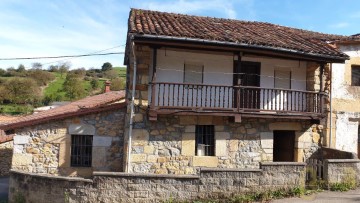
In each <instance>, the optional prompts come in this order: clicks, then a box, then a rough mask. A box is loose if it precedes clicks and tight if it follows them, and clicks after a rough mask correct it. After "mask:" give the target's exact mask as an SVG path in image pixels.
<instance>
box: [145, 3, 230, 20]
mask: <svg viewBox="0 0 360 203" xmlns="http://www.w3.org/2000/svg"><path fill="white" fill-rule="evenodd" d="M141 8H144V9H150V10H157V11H165V12H174V13H184V14H194V13H197V12H202V11H214V12H221V13H223V14H225V17H226V18H232V19H234V18H236V16H237V13H236V10H235V7H234V4H233V3H232V2H231V1H222V0H193V1H190V0H178V1H168V2H146V3H143V4H142V5H141Z"/></svg>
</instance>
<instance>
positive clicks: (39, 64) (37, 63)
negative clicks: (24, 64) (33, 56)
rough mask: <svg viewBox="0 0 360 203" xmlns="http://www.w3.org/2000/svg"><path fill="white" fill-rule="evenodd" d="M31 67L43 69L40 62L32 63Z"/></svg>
mask: <svg viewBox="0 0 360 203" xmlns="http://www.w3.org/2000/svg"><path fill="white" fill-rule="evenodd" d="M31 67H32V68H33V69H41V68H42V64H41V63H39V62H35V63H32V64H31Z"/></svg>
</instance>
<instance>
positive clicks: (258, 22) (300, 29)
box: [130, 8, 360, 37]
mask: <svg viewBox="0 0 360 203" xmlns="http://www.w3.org/2000/svg"><path fill="white" fill-rule="evenodd" d="M132 11H144V12H156V13H161V14H170V15H180V16H188V17H197V18H205V19H208V18H210V19H218V20H224V21H235V22H244V23H256V24H266V25H273V26H274V25H275V26H278V27H283V28H288V29H295V30H299V31H303V32H310V33H314V34H321V35H330V36H339V37H348V36H347V35H340V34H332V33H324V32H320V31H314V30H307V29H302V28H296V27H291V26H286V25H280V24H276V23H270V22H264V21H255V20H254V21H251V20H240V19H231V18H221V17H211V16H201V15H193V14H183V13H175V12H167V11H156V10H149V9H138V8H131V11H130V13H131V12H132ZM359 34H360V33H359ZM359 34H357V35H359ZM355 35H356V34H355ZM352 36H353V35H352Z"/></svg>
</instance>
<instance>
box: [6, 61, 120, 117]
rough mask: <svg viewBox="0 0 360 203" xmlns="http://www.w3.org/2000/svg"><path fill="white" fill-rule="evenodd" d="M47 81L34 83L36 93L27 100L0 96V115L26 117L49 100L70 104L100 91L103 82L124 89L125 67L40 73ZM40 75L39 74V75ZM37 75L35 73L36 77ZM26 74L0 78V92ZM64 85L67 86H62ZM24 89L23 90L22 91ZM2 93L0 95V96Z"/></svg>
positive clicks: (49, 101)
mask: <svg viewBox="0 0 360 203" xmlns="http://www.w3.org/2000/svg"><path fill="white" fill-rule="evenodd" d="M42 72H45V73H46V74H48V77H49V78H50V79H51V80H50V81H48V82H46V81H45V82H44V81H42V80H41V81H40V82H39V81H38V80H36V81H37V82H38V83H39V84H41V85H39V86H38V89H39V91H40V92H39V94H38V95H36V96H34V97H35V98H34V99H33V100H31V101H27V98H24V99H23V100H20V101H17V102H14V100H12V99H11V98H4V97H2V98H1V97H0V99H2V100H0V102H1V104H0V113H2V114H12V115H16V114H28V113H31V112H32V111H33V109H34V108H37V107H40V106H46V105H49V104H50V103H51V102H53V101H72V100H77V99H80V98H83V97H86V96H89V95H95V94H99V93H102V92H103V89H104V83H105V81H111V82H112V87H111V88H112V90H120V89H123V88H124V87H125V77H126V68H125V67H114V68H112V70H110V71H106V72H102V71H101V70H99V69H93V70H85V69H75V70H71V71H69V72H66V73H60V72H49V71H44V70H43V71H42ZM39 73H40V72H39ZM38 75H39V74H38ZM26 77H28V73H22V74H18V73H15V74H14V73H13V74H11V75H10V76H9V75H7V76H6V77H0V93H2V92H1V91H2V90H3V89H4V87H5V85H6V84H7V83H8V81H11V80H15V79H19V80H25V78H26ZM66 85H67V86H66ZM22 89H24V88H22ZM4 94H5V95H6V93H2V95H4Z"/></svg>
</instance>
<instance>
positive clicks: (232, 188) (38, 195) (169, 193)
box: [9, 162, 306, 203]
mask: <svg viewBox="0 0 360 203" xmlns="http://www.w3.org/2000/svg"><path fill="white" fill-rule="evenodd" d="M305 171H306V170H305V163H281V162H278V163H262V164H261V165H260V169H215V168H201V170H200V172H199V174H197V175H168V174H164V175H156V174H135V173H133V174H127V173H121V172H94V174H93V178H92V180H90V179H82V178H67V177H59V176H50V175H39V174H33V173H24V172H19V171H12V172H11V176H10V194H9V200H10V202H14V200H15V199H16V198H19V197H23V198H25V200H26V202H52V203H57V202H59V203H60V202H129V203H130V202H131V203H132V202H160V201H165V200H169V199H173V200H192V199H205V198H207V199H209V198H211V199H220V198H225V197H232V196H234V195H238V194H241V193H248V192H261V191H268V190H276V189H280V188H284V189H286V188H294V187H304V186H305Z"/></svg>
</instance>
